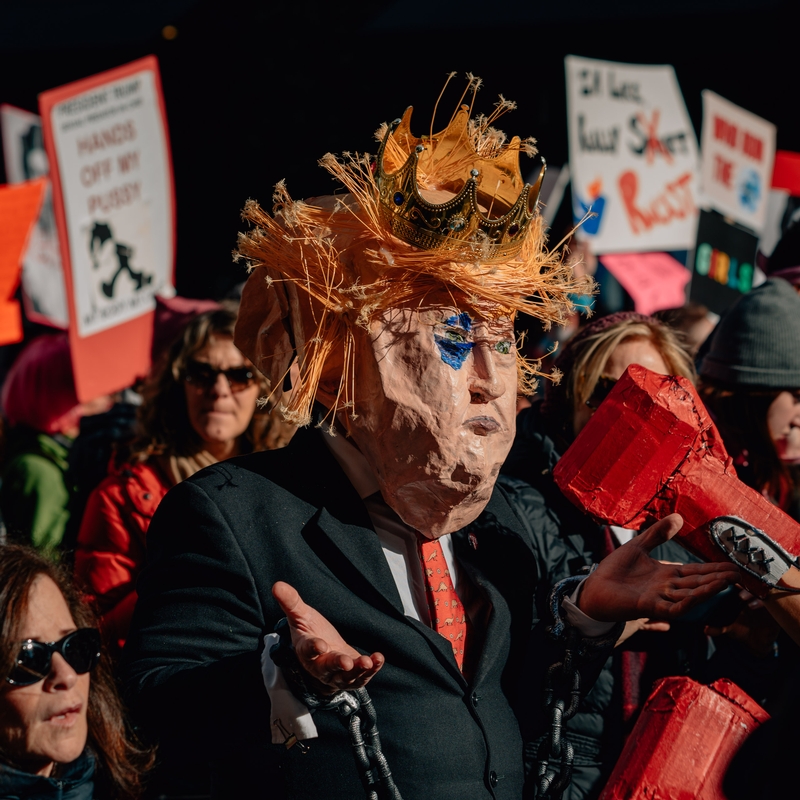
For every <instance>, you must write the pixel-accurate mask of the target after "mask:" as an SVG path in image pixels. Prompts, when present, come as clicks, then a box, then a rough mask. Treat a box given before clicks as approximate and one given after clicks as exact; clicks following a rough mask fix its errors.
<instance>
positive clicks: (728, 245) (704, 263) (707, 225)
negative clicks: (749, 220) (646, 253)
mask: <svg viewBox="0 0 800 800" xmlns="http://www.w3.org/2000/svg"><path fill="white" fill-rule="evenodd" d="M757 244H758V237H757V236H756V235H755V234H753V233H751V232H750V231H749V230H747V229H746V228H743V227H741V226H740V225H737V224H735V223H733V222H731V221H729V220H726V219H725V218H724V217H723V216H722V215H721V214H718V213H717V212H716V211H701V212H700V222H699V225H698V229H697V246H696V247H695V250H694V256H693V258H692V286H691V289H690V292H689V299H690V300H691V301H693V302H695V303H701V304H702V305H704V306H706V307H707V308H708V309H709V310H711V311H713V312H714V313H715V314H722V313H724V312H725V311H726V310H727V309H728V307H729V306H731V305H733V303H735V302H736V300H738V299H739V298H740V297H741V296H742V295H743V294H746V293H747V292H749V291H750V289H752V287H753V277H754V264H755V258H756V245H757Z"/></svg>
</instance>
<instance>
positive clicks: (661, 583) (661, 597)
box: [578, 514, 739, 622]
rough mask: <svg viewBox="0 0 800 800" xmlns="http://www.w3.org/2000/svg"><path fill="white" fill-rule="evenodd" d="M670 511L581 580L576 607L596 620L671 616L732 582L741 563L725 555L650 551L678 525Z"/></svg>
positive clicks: (687, 608)
mask: <svg viewBox="0 0 800 800" xmlns="http://www.w3.org/2000/svg"><path fill="white" fill-rule="evenodd" d="M682 525H683V519H682V518H681V516H680V515H679V514H670V515H669V516H666V517H664V519H662V520H659V521H658V522H656V523H655V524H654V525H651V526H650V527H649V528H648V529H647V530H645V531H644V532H642V533H641V534H639V535H638V536H634V537H633V539H631V541H629V542H628V543H627V544H624V545H623V546H622V547H618V548H617V549H616V550H615V551H614V552H613V553H611V554H610V555H608V556H606V557H605V558H604V559H603V560H602V561H601V562H600V564H599V565H598V567H597V569H596V570H595V571H594V572H593V573H592V574H591V575H589V577H588V578H587V579H586V581H585V582H584V585H583V589H582V591H581V594H580V597H579V599H578V607H579V608H580V609H581V611H583V612H584V613H585V614H587V615H588V616H590V617H591V618H592V619H596V620H598V621H608V622H616V621H626V620H632V619H641V618H643V617H645V618H648V619H650V618H655V619H659V620H668V619H675V618H676V617H679V616H680V615H681V614H685V613H686V612H687V611H688V610H689V609H690V608H691V607H692V606H694V605H696V604H697V603H700V602H702V601H703V600H707V599H708V598H709V597H712V596H713V595H715V594H716V593H717V592H720V591H722V589H724V588H725V587H726V586H728V585H729V584H731V583H735V582H736V581H737V579H738V577H739V568H738V567H736V566H735V565H734V564H732V563H731V562H729V561H723V562H719V561H713V562H710V563H707V564H662V563H661V562H660V561H656V560H655V559H654V558H650V556H649V555H648V554H649V553H650V551H651V550H652V549H653V548H654V547H657V546H658V545H660V544H663V543H664V542H666V541H667V540H668V539H671V538H672V537H673V536H674V535H675V534H676V533H677V532H678V531H679V530H680V529H681V527H682Z"/></svg>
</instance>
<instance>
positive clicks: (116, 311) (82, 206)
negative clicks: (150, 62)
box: [42, 60, 174, 337]
mask: <svg viewBox="0 0 800 800" xmlns="http://www.w3.org/2000/svg"><path fill="white" fill-rule="evenodd" d="M143 61H145V60H143ZM140 63H141V62H140ZM123 69H124V68H123ZM115 73H116V74H115ZM81 83H82V82H79V83H78V84H72V86H71V87H62V88H61V89H59V90H54V91H53V92H48V93H45V94H44V95H42V104H43V106H44V105H45V101H46V106H47V107H46V124H47V125H48V126H49V130H50V133H51V136H52V142H53V149H54V153H55V158H54V161H55V163H54V164H53V169H54V170H57V172H58V179H59V184H60V189H61V201H62V203H63V209H64V217H65V225H66V230H67V240H68V246H69V268H70V272H71V276H72V293H73V301H74V308H75V321H76V327H77V330H78V333H79V335H80V336H81V337H86V336H89V335H91V334H94V333H97V332H99V331H103V330H107V329H109V328H112V327H114V326H116V325H119V324H121V323H123V322H126V321H128V320H130V319H133V318H135V317H138V316H140V315H142V314H144V313H147V312H149V311H152V310H153V308H155V295H156V294H171V293H172V291H173V290H172V275H173V261H174V242H173V238H174V219H173V191H172V169H171V164H170V156H169V148H168V142H167V132H166V121H165V119H164V115H163V109H162V100H161V96H160V87H157V75H156V73H155V71H154V70H153V68H152V67H148V66H146V65H145V64H142V65H141V69H139V70H136V71H133V72H131V71H130V70H127V69H125V71H124V74H120V73H119V71H118V70H115V71H112V72H110V73H106V80H104V81H103V82H102V83H99V84H97V83H94V82H93V85H90V86H81ZM70 89H72V91H69V90H70ZM43 111H45V108H43Z"/></svg>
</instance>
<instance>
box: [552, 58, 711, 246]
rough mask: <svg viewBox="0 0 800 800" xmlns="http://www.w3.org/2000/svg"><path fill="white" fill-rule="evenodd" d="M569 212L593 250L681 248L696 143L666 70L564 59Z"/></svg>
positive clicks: (691, 216)
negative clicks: (569, 183)
mask: <svg viewBox="0 0 800 800" xmlns="http://www.w3.org/2000/svg"><path fill="white" fill-rule="evenodd" d="M566 72H567V116H568V127H569V165H570V173H571V176H572V199H573V214H574V217H575V219H576V221H579V220H581V219H583V218H584V217H585V216H586V214H587V213H590V212H591V214H592V215H593V216H591V217H589V218H588V219H586V221H585V222H584V223H583V225H582V226H581V227H580V229H579V231H578V236H579V238H581V239H583V240H586V241H588V242H589V243H590V245H591V248H592V251H593V252H595V253H615V252H652V251H657V250H686V249H689V248H691V247H692V246H693V245H694V235H695V227H696V216H697V206H696V193H697V188H696V183H697V170H698V151H697V140H696V138H695V135H694V130H693V129H692V125H691V122H690V120H689V114H688V113H687V111H686V106H685V105H684V102H683V96H682V95H681V92H680V88H679V86H678V80H677V78H676V76H675V70H674V69H673V68H672V67H671V66H643V65H637V64H616V63H613V62H610V61H596V60H594V59H591V58H579V57H578V56H567V58H566Z"/></svg>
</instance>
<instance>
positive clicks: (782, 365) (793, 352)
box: [700, 278, 800, 389]
mask: <svg viewBox="0 0 800 800" xmlns="http://www.w3.org/2000/svg"><path fill="white" fill-rule="evenodd" d="M712 335H713V339H712V340H711V347H710V348H709V350H708V353H707V354H706V356H705V358H704V359H703V362H702V364H701V365H700V377H701V378H708V379H710V380H712V381H720V382H722V383H725V384H734V385H740V386H761V387H765V388H770V389H797V388H800V295H798V294H797V292H796V291H795V289H794V287H793V286H792V285H791V284H790V283H788V282H787V281H785V280H783V279H782V278H770V279H769V280H768V281H765V282H764V283H762V284H761V285H760V286H757V287H756V288H755V289H753V290H752V291H750V292H749V293H748V294H746V295H744V296H742V297H740V298H739V299H738V300H737V301H736V302H735V303H734V304H733V306H731V308H730V309H729V310H728V313H727V314H725V316H724V317H723V318H722V320H721V321H720V323H719V325H717V328H716V330H715V331H714V333H713V334H712Z"/></svg>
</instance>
